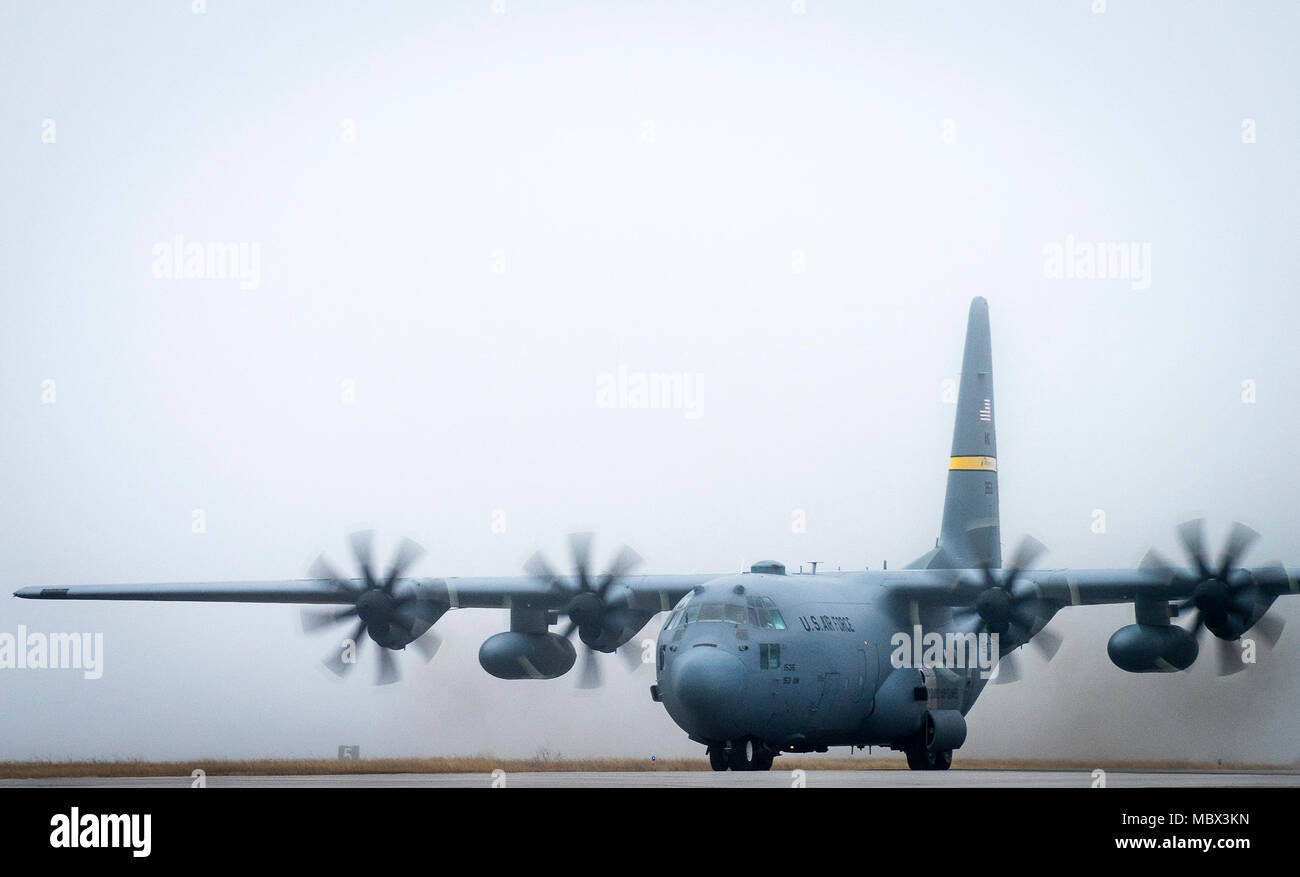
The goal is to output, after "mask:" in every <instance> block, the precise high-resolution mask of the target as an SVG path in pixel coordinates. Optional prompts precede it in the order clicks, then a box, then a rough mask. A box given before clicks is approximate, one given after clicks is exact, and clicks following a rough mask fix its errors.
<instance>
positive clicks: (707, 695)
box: [671, 646, 745, 740]
mask: <svg viewBox="0 0 1300 877" xmlns="http://www.w3.org/2000/svg"><path fill="white" fill-rule="evenodd" d="M671 683H672V688H671V691H672V694H673V696H674V697H675V699H676V700H677V705H678V707H679V709H680V710H681V712H682V717H681V718H682V720H683V722H682V724H683V725H684V726H685V727H686V728H687V729H688V730H690V731H691V732H692V733H694V734H698V735H699V736H702V737H706V738H710V739H715V740H730V739H732V738H733V737H736V736H739V734H740V731H741V727H740V719H741V712H742V705H743V700H744V693H745V667H744V665H743V664H741V663H740V659H739V658H737V657H736V656H735V655H732V654H730V653H728V652H724V651H722V650H721V649H718V648H713V647H709V646H697V647H695V648H691V649H688V650H687V651H686V653H685V654H682V655H678V656H677V658H676V660H674V661H673V666H672V677H671Z"/></svg>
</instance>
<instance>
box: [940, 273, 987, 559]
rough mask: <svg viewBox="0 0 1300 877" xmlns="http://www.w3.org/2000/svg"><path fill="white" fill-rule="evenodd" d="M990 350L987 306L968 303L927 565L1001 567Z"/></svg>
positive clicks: (978, 303)
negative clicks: (944, 478)
mask: <svg viewBox="0 0 1300 877" xmlns="http://www.w3.org/2000/svg"><path fill="white" fill-rule="evenodd" d="M996 411H997V409H996V407H995V406H994V403H993V350H992V345H991V344H990V342H989V305H988V302H986V301H985V300H984V299H983V298H976V299H975V300H973V301H972V302H971V303H970V316H969V317H968V319H967V323H966V350H965V353H964V354H963V356H962V364H961V387H960V389H959V390H958V394H957V419H956V423H955V424H954V426H953V430H952V455H951V456H950V457H949V459H948V493H947V495H946V496H945V497H944V502H943V525H942V526H941V527H940V530H939V546H938V550H936V551H934V552H932V553H931V555H930V556H928V557H927V558H925V560H927V561H928V562H927V563H925V565H926V566H928V567H938V568H951V569H966V568H971V567H977V566H982V565H984V564H988V565H990V566H993V567H1000V566H1001V565H1002V543H1001V531H1000V528H999V525H998V444H997V436H996V432H995V430H994V423H995V421H994V418H995V417H996Z"/></svg>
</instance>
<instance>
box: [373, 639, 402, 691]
mask: <svg viewBox="0 0 1300 877" xmlns="http://www.w3.org/2000/svg"><path fill="white" fill-rule="evenodd" d="M401 678H402V671H401V670H399V669H398V668H397V659H396V658H395V657H393V650H392V649H383V648H381V649H380V650H379V670H378V672H377V673H376V674H375V684H376V685H392V684H393V683H394V682H396V681H397V680H399V679H401Z"/></svg>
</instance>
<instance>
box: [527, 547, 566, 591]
mask: <svg viewBox="0 0 1300 877" xmlns="http://www.w3.org/2000/svg"><path fill="white" fill-rule="evenodd" d="M524 572H525V573H527V574H528V575H530V576H532V577H533V578H534V579H535V580H536V581H538V582H540V583H542V584H544V585H546V586H547V587H548V588H559V589H562V590H568V589H567V588H564V587H563V586H562V585H561V583H560V577H559V576H557V575H556V574H555V570H553V569H551V565H550V564H549V563H547V562H546V555H545V554H543V553H542V552H541V551H540V550H538V551H534V552H533V556H532V557H530V558H528V561H527V563H525V564H524Z"/></svg>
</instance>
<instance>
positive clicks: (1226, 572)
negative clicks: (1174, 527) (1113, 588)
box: [1140, 518, 1290, 676]
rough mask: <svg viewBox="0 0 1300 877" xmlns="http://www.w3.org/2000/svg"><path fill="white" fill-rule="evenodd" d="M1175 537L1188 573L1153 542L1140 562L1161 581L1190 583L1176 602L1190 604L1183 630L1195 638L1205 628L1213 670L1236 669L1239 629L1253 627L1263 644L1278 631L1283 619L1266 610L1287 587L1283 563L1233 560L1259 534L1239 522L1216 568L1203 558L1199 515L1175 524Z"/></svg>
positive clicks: (1240, 664) (1239, 664)
mask: <svg viewBox="0 0 1300 877" xmlns="http://www.w3.org/2000/svg"><path fill="white" fill-rule="evenodd" d="M1178 539H1179V541H1180V542H1181V543H1182V546H1183V551H1184V552H1186V554H1187V556H1188V558H1189V559H1190V560H1191V561H1192V568H1193V573H1194V574H1193V575H1191V576H1189V575H1187V574H1186V573H1185V572H1182V571H1179V570H1176V569H1174V568H1172V567H1171V566H1169V564H1168V563H1166V562H1165V560H1164V558H1163V557H1161V556H1160V554H1159V553H1158V552H1157V551H1156V550H1155V549H1154V548H1153V549H1151V550H1150V551H1148V552H1147V553H1146V556H1145V557H1143V558H1142V563H1141V564H1140V567H1141V568H1142V569H1144V570H1147V571H1149V572H1153V573H1156V574H1157V575H1159V576H1161V577H1162V578H1163V579H1164V580H1165V582H1166V583H1167V584H1173V583H1175V582H1177V583H1180V584H1182V585H1184V586H1188V585H1190V586H1192V596H1190V597H1188V598H1187V599H1186V600H1183V601H1182V602H1181V603H1179V604H1178V606H1177V609H1178V612H1179V613H1181V612H1183V611H1185V610H1187V609H1192V608H1195V609H1196V614H1195V615H1194V616H1193V618H1192V625H1191V627H1190V628H1188V632H1189V633H1191V634H1192V636H1195V637H1198V638H1199V636H1200V634H1201V631H1202V630H1206V629H1208V630H1209V631H1210V633H1211V634H1213V635H1214V637H1215V642H1216V645H1217V647H1218V655H1219V666H1218V672H1219V675H1220V676H1228V675H1231V674H1233V673H1238V672H1240V671H1241V670H1244V669H1245V667H1246V665H1245V664H1244V663H1243V662H1242V660H1241V654H1240V652H1239V650H1238V649H1237V648H1236V647H1235V646H1234V645H1233V643H1234V642H1235V641H1236V640H1238V639H1240V638H1241V636H1242V634H1244V633H1246V632H1247V631H1250V630H1255V631H1258V632H1259V635H1260V638H1261V639H1262V640H1263V641H1264V643H1265V644H1266V645H1267V646H1268V647H1269V648H1272V647H1273V646H1274V645H1276V644H1277V641H1278V639H1279V638H1280V637H1281V636H1282V628H1283V626H1284V624H1285V622H1283V621H1282V619H1281V618H1280V617H1279V616H1278V615H1277V614H1275V613H1270V612H1268V611H1267V610H1268V607H1269V605H1270V604H1271V603H1272V601H1273V597H1275V596H1276V595H1277V594H1280V593H1282V592H1284V591H1287V590H1289V589H1290V578H1289V577H1288V576H1287V571H1286V568H1285V567H1283V566H1282V564H1280V563H1273V564H1270V565H1268V566H1266V567H1264V568H1262V569H1258V570H1254V571H1253V572H1252V571H1250V570H1246V569H1242V568H1240V567H1238V566H1237V564H1238V562H1239V561H1240V560H1241V558H1242V556H1243V555H1245V553H1246V552H1247V551H1249V550H1250V547H1251V546H1252V545H1254V544H1255V541H1256V540H1257V539H1259V534H1258V533H1256V532H1255V531H1254V530H1252V529H1251V528H1250V527H1247V526H1246V525H1245V524H1242V523H1238V522H1234V523H1233V525H1232V530H1231V532H1229V534H1228V541H1227V542H1226V543H1225V544H1224V546H1223V551H1222V552H1221V553H1220V555H1219V563H1218V566H1217V568H1215V567H1211V566H1210V564H1209V561H1208V560H1207V556H1206V552H1205V532H1204V521H1202V520H1201V519H1200V518H1197V519H1195V520H1191V521H1186V522H1184V523H1182V524H1179V525H1178Z"/></svg>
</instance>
